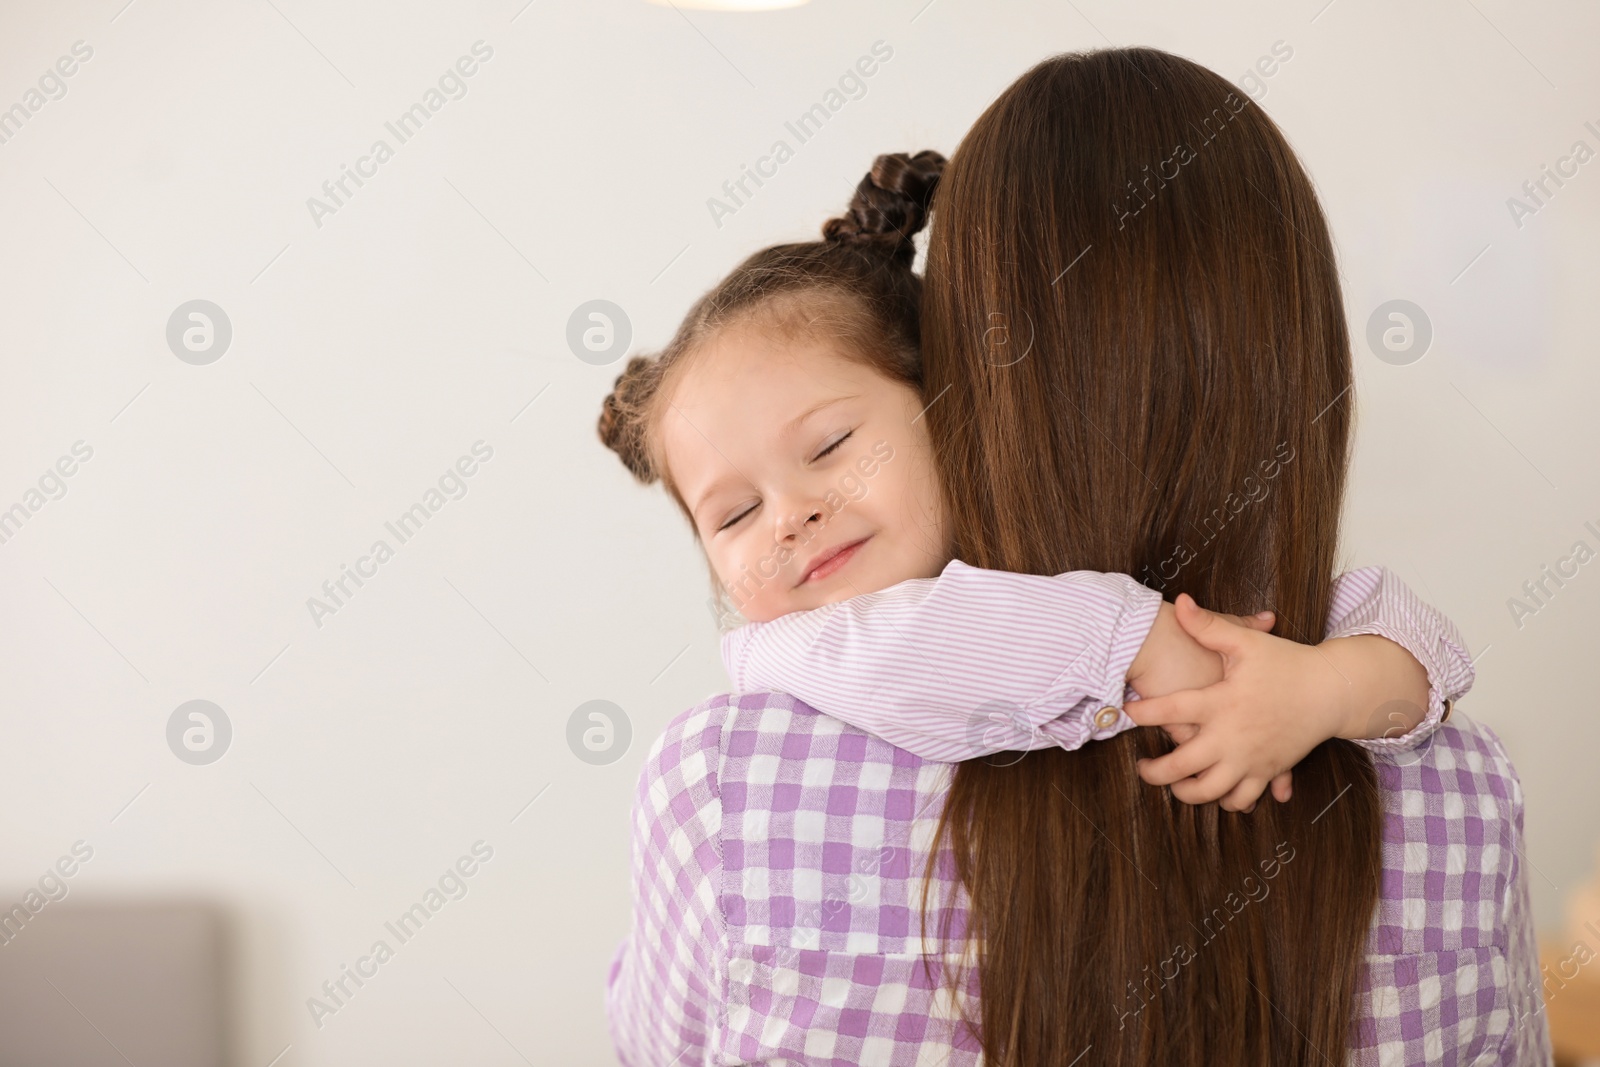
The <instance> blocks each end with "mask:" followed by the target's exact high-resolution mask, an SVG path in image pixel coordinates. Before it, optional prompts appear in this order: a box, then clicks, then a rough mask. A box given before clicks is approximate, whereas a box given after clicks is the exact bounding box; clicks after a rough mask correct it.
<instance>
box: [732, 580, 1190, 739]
mask: <svg viewBox="0 0 1600 1067" xmlns="http://www.w3.org/2000/svg"><path fill="white" fill-rule="evenodd" d="M1160 605H1161V595H1160V594H1159V593H1157V592H1156V591H1155V590H1153V589H1149V588H1147V587H1145V586H1143V585H1141V584H1139V582H1137V581H1135V580H1134V579H1133V578H1131V577H1129V576H1128V575H1125V574H1101V573H1098V572H1094V571H1071V572H1069V573H1067V574H1062V575H1058V576H1054V577H1050V576H1043V575H1033V574H1015V573H1012V572H1010V571H990V570H980V569H978V568H976V567H969V566H967V565H966V564H964V563H962V562H961V561H960V560H954V561H952V562H950V563H949V564H948V565H947V566H946V567H945V569H944V571H943V573H941V574H940V575H939V577H937V578H920V579H914V580H912V581H906V582H901V583H899V584H898V585H894V586H891V587H889V588H888V589H885V590H882V591H880V592H876V593H867V594H865V595H862V596H857V597H852V598H850V599H849V600H843V601H840V602H838V603H835V604H829V605H826V606H824V607H821V608H816V609H814V610H811V611H802V612H795V613H793V614H790V615H785V616H783V617H781V618H778V619H774V620H772V621H770V622H763V623H750V624H748V625H745V626H742V627H740V628H739V629H737V630H733V631H731V632H729V633H728V634H726V635H724V636H723V639H722V655H723V663H724V665H725V666H726V667H727V669H728V675H729V677H730V678H731V679H732V681H733V686H734V689H735V690H736V691H739V692H757V691H761V690H777V691H780V692H785V693H788V694H790V695H791V696H794V697H797V698H798V699H800V700H802V701H804V702H805V703H807V704H809V705H811V706H812V707H814V708H816V709H817V710H819V711H822V712H826V713H827V714H829V715H832V716H834V717H835V718H839V719H843V720H844V721H845V722H848V723H850V724H851V725H853V726H857V727H859V728H861V729H863V730H866V731H867V732H869V733H872V734H876V735H877V736H879V737H881V738H883V739H884V740H885V741H888V742H890V743H891V744H894V745H896V746H898V747H900V748H904V749H907V750H908V751H911V752H914V753H916V754H917V755H919V756H922V757H923V758H924V759H933V760H944V761H957V760H964V759H970V758H972V757H974V756H980V755H987V754H989V753H992V752H1000V751H1005V750H1008V749H1035V748H1044V747H1048V746H1050V745H1055V744H1061V745H1062V747H1066V748H1076V747H1077V746H1078V745H1080V744H1082V742H1083V741H1084V740H1086V739H1088V738H1089V737H1091V736H1095V731H1096V730H1098V731H1100V732H1101V735H1102V736H1110V735H1111V734H1112V733H1116V732H1117V730H1118V729H1125V728H1126V727H1127V725H1130V724H1129V723H1127V722H1126V721H1124V722H1122V723H1121V725H1120V726H1118V725H1117V723H1118V720H1119V719H1120V718H1121V716H1120V708H1121V706H1122V701H1123V693H1124V687H1125V684H1126V680H1127V674H1128V667H1129V665H1130V664H1131V663H1132V661H1133V658H1134V656H1135V654H1136V653H1137V652H1138V651H1139V648H1140V646H1141V645H1143V644H1144V641H1145V637H1146V635H1148V634H1149V632H1150V628H1151V624H1152V623H1153V622H1154V620H1155V617H1156V612H1157V609H1158V608H1159V607H1160ZM1105 708H1110V709H1112V712H1111V713H1108V714H1104V715H1099V716H1098V722H1096V721H1094V720H1095V718H1096V716H1097V713H1099V712H1101V711H1102V709H1105ZM1051 723H1055V733H1056V734H1058V735H1060V736H1059V737H1058V736H1052V735H1050V734H1046V733H1041V728H1042V727H1044V726H1046V725H1047V724H1051ZM1114 727H1116V728H1114Z"/></svg>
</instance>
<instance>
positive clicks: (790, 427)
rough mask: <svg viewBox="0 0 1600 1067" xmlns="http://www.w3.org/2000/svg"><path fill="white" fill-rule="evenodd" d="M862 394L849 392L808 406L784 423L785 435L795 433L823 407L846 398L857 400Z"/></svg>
mask: <svg viewBox="0 0 1600 1067" xmlns="http://www.w3.org/2000/svg"><path fill="white" fill-rule="evenodd" d="M860 395H861V394H860V393H849V394H847V395H845V396H835V397H829V398H828V399H827V400H824V401H822V402H821V403H817V404H813V405H811V406H810V407H808V408H806V410H804V411H802V412H801V413H800V414H799V415H796V416H795V417H794V418H792V419H790V420H789V421H788V422H787V423H785V424H784V427H783V431H782V432H783V434H784V436H786V437H787V436H788V435H789V434H792V433H794V431H795V429H796V428H798V427H799V426H800V424H801V423H803V422H805V421H806V420H807V419H809V418H810V417H811V416H813V415H815V414H816V413H817V412H819V411H821V410H822V409H823V408H825V407H830V406H832V405H834V404H838V403H840V402H842V401H845V400H855V399H857V398H859V397H860Z"/></svg>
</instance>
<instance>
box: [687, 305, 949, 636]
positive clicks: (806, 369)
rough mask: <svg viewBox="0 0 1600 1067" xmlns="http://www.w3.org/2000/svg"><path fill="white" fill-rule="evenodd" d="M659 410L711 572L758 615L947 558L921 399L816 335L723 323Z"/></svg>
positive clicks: (918, 572)
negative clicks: (781, 334) (786, 336)
mask: <svg viewBox="0 0 1600 1067" xmlns="http://www.w3.org/2000/svg"><path fill="white" fill-rule="evenodd" d="M688 360H689V361H688V362H687V363H686V364H685V365H684V366H683V367H682V369H681V370H680V371H679V374H678V380H677V382H676V383H675V385H674V386H673V388H672V390H671V393H670V395H669V396H668V397H667V405H666V408H665V411H664V412H663V414H662V416H661V447H662V452H663V454H664V456H665V462H666V466H667V470H668V472H669V474H670V476H671V479H672V483H673V484H674V485H675V486H676V487H677V490H678V493H679V495H680V496H681V497H682V498H683V502H684V504H685V505H686V506H687V507H688V509H689V511H690V513H691V514H692V515H693V517H694V525H695V529H696V531H697V532H698V534H699V537H700V541H701V543H702V544H703V545H704V546H705V550H706V555H707V557H708V558H709V559H710V561H711V567H712V569H713V570H714V571H715V572H716V575H717V579H718V580H719V581H720V582H721V583H722V585H723V588H725V589H726V590H727V591H728V595H729V596H730V597H731V598H732V599H733V602H734V605H735V606H736V607H738V609H739V611H740V613H741V614H742V615H743V616H744V617H745V618H746V619H749V620H750V621H751V622H765V621H767V620H769V619H775V618H777V617H778V616H780V615H785V614H788V613H789V612H791V611H803V610H806V609H808V608H815V607H820V606H821V605H823V604H831V603H833V602H835V601H838V600H844V599H847V598H849V597H853V596H856V595H857V594H860V593H871V592H876V591H877V590H880V589H885V588H888V587H889V586H891V585H894V584H896V583H897V582H902V581H905V580H906V579H908V578H931V577H934V576H935V575H937V574H938V573H939V572H940V571H941V570H942V569H943V568H944V565H945V563H946V562H947V561H948V559H949V552H948V548H947V546H946V543H945V536H944V532H943V522H942V516H941V514H940V494H939V486H938V483H937V481H936V478H935V475H934V469H933V462H932V459H933V457H932V453H931V450H930V448H929V444H928V435H927V421H926V420H925V419H923V418H922V410H923V405H922V398H921V397H920V396H919V395H918V394H917V391H916V390H915V389H913V388H911V387H910V386H908V385H905V384H903V383H900V382H896V381H893V380H891V379H889V378H886V377H884V376H883V375H882V374H880V373H879V372H877V371H876V370H874V369H872V368H871V367H869V366H866V365H865V364H863V363H860V362H858V361H855V360H851V359H848V358H846V357H845V356H843V355H841V354H840V353H839V351H838V349H837V346H836V345H835V344H834V343H833V342H830V341H826V340H822V339H804V338H802V339H795V340H790V339H784V338H780V337H778V336H776V335H774V334H772V333H771V332H770V331H763V330H761V329H760V328H758V327H750V326H734V327H730V328H729V329H727V330H724V331H722V333H721V334H719V335H718V336H716V337H715V338H713V339H712V340H711V341H710V342H709V343H707V344H706V345H705V346H704V347H703V348H702V349H700V350H699V351H698V352H696V353H694V354H693V355H692V356H690V357H688Z"/></svg>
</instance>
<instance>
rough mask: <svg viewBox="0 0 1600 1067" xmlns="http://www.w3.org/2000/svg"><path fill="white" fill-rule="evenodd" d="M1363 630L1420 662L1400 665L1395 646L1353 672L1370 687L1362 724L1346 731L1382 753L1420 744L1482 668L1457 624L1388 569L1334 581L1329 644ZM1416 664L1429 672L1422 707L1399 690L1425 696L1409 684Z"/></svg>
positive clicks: (1361, 702)
mask: <svg viewBox="0 0 1600 1067" xmlns="http://www.w3.org/2000/svg"><path fill="white" fill-rule="evenodd" d="M1358 634H1375V635H1377V636H1379V637H1385V638H1388V639H1389V640H1390V641H1392V642H1394V644H1396V645H1399V646H1400V647H1401V648H1404V649H1405V650H1406V651H1407V652H1409V653H1411V657H1412V659H1413V660H1415V663H1414V664H1412V663H1407V662H1405V661H1404V658H1403V657H1402V658H1401V661H1400V662H1399V663H1396V662H1395V660H1394V659H1393V658H1390V657H1388V656H1387V655H1386V653H1388V652H1392V649H1384V648H1379V649H1378V650H1377V652H1376V654H1375V656H1376V662H1374V660H1373V659H1368V660H1366V661H1365V662H1367V663H1368V664H1369V665H1371V666H1374V667H1375V668H1376V669H1375V670H1373V671H1371V672H1370V673H1368V672H1358V673H1355V674H1349V672H1347V674H1349V676H1350V678H1351V680H1352V682H1354V683H1355V684H1356V686H1358V687H1360V686H1363V685H1364V686H1365V687H1366V688H1365V690H1364V691H1360V690H1358V695H1357V696H1356V698H1355V699H1356V701H1357V707H1358V709H1367V717H1366V718H1365V719H1362V720H1361V726H1362V727H1363V728H1362V729H1360V730H1359V731H1358V730H1355V729H1352V730H1350V731H1346V732H1344V734H1343V736H1346V737H1348V738H1350V739H1352V740H1354V741H1355V742H1356V744H1358V745H1361V746H1363V747H1364V748H1367V749H1370V750H1371V751H1372V752H1373V753H1375V754H1376V753H1385V752H1386V753H1389V754H1391V755H1392V754H1394V753H1397V752H1402V751H1405V750H1406V749H1410V748H1415V747H1416V746H1417V745H1419V744H1421V743H1422V742H1423V741H1425V740H1427V739H1428V738H1429V737H1430V736H1432V734H1433V732H1434V731H1435V730H1437V729H1438V728H1439V723H1440V722H1442V721H1443V720H1444V718H1445V716H1446V715H1447V714H1448V713H1449V709H1450V707H1451V706H1453V705H1454V703H1455V702H1456V701H1457V700H1460V699H1461V698H1462V697H1463V696H1465V695H1466V694H1467V692H1468V691H1469V690H1470V689H1471V688H1472V682H1473V679H1474V678H1475V677H1476V671H1475V670H1474V669H1473V666H1472V656H1471V655H1470V654H1469V653H1468V651H1467V645H1466V642H1465V641H1463V640H1462V638H1461V633H1460V631H1458V630H1457V629H1456V627H1455V624H1454V623H1452V622H1451V621H1450V620H1449V619H1447V618H1445V617H1444V616H1443V615H1441V614H1439V612H1438V611H1437V610H1435V609H1434V608H1433V607H1432V606H1431V605H1429V604H1427V603H1424V602H1423V601H1422V600H1420V599H1419V598H1418V597H1417V594H1416V593H1413V592H1412V591H1411V588H1410V587H1409V586H1407V585H1406V583H1404V582H1402V581H1401V580H1400V579H1399V578H1397V577H1396V576H1395V574H1394V572H1392V571H1390V570H1389V569H1388V568H1387V567H1362V568H1361V569H1360V570H1355V571H1349V572H1347V573H1345V574H1341V575H1340V576H1339V577H1338V578H1335V579H1334V582H1333V606H1332V608H1331V609H1330V610H1329V612H1328V638H1329V641H1328V642H1327V644H1332V643H1333V642H1334V641H1337V640H1342V639H1348V638H1352V637H1355V636H1356V635H1358ZM1417 664H1420V665H1421V667H1422V668H1423V670H1424V671H1425V672H1426V673H1427V682H1426V690H1427V691H1426V701H1425V702H1424V703H1423V704H1421V705H1419V704H1418V703H1417V702H1416V701H1415V698H1414V697H1411V696H1409V695H1404V696H1401V695H1400V694H1403V693H1408V692H1415V693H1417V694H1418V695H1421V689H1419V688H1418V687H1417V686H1416V683H1415V681H1414V680H1409V681H1408V679H1409V678H1410V675H1409V674H1408V672H1409V671H1414V670H1415V667H1416V665H1417ZM1407 686H1409V690H1408V689H1407V688H1406V687H1407ZM1404 704H1411V705H1412V706H1411V707H1410V708H1406V707H1404V706H1402V705H1404Z"/></svg>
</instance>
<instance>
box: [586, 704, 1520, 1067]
mask: <svg viewBox="0 0 1600 1067" xmlns="http://www.w3.org/2000/svg"><path fill="white" fill-rule="evenodd" d="M1376 763H1377V771H1378V779H1379V783H1380V793H1381V797H1382V806H1383V823H1382V825H1383V832H1382V851H1383V864H1382V894H1381V897H1380V900H1379V904H1378V908H1377V912H1376V915H1375V919H1374V922H1373V924H1372V927H1371V930H1370V932H1369V936H1368V939H1367V950H1366V966H1365V968H1364V970H1363V977H1362V983H1361V989H1360V993H1359V995H1358V996H1357V999H1356V1005H1355V1019H1354V1021H1353V1026H1352V1032H1351V1038H1350V1046H1351V1049H1352V1055H1351V1060H1350V1062H1352V1063H1359V1064H1368V1063H1370V1064H1412V1063H1447V1064H1451V1063H1454V1064H1485V1065H1489V1064H1505V1065H1521V1064H1527V1063H1545V1062H1548V1061H1549V1058H1550V1053H1549V1047H1548V1039H1547V1037H1546V1031H1545V1026H1544V1019H1543V1016H1542V1014H1539V999H1538V995H1537V984H1538V980H1539V979H1538V960H1537V951H1536V947H1535V944H1534V940H1533V934H1532V926H1531V914H1530V912H1529V910H1528V902H1527V878H1526V874H1525V871H1524V867H1523V862H1522V858H1521V851H1522V845H1521V840H1522V789H1521V784H1520V782H1519V781H1518V779H1517V776H1516V772H1515V770H1514V769H1513V767H1512V766H1511V763H1510V760H1509V759H1508V758H1507V756H1506V754H1505V750H1504V748H1503V747H1502V745H1501V744H1500V740H1499V738H1497V737H1496V736H1495V735H1494V733H1493V732H1492V731H1490V730H1489V729H1488V728H1486V727H1483V726H1479V725H1477V724H1475V723H1473V722H1471V721H1470V720H1469V719H1467V718H1466V717H1465V716H1463V715H1461V714H1460V713H1459V712H1457V713H1456V714H1455V715H1454V716H1453V718H1452V719H1451V721H1449V722H1447V723H1445V724H1444V725H1443V726H1441V727H1440V728H1439V730H1438V731H1437V733H1435V734H1434V735H1433V736H1432V738H1431V739H1430V740H1429V741H1428V742H1427V743H1426V744H1425V746H1424V747H1423V748H1422V749H1420V750H1418V751H1412V752H1410V753H1407V754H1405V755H1404V756H1402V757H1400V758H1399V759H1398V760H1397V761H1395V762H1389V761H1386V760H1383V759H1379V760H1377V761H1376ZM951 771H952V765H950V764H945V763H933V762H929V761H925V760H922V759H920V758H919V757H917V756H915V755H913V754H911V753H909V752H906V751H904V750H902V749H898V748H895V747H894V746H893V745H890V744H889V743H887V742H885V741H882V740H879V739H878V738H876V737H873V736H872V735H870V734H866V733H864V732H862V731H859V730H857V729H855V728H854V727H851V726H849V725H847V724H845V723H843V722H840V721H839V720H836V719H833V718H831V717H829V716H826V715H822V714H820V713H818V712H816V711H813V710H812V709H810V708H809V707H807V706H806V705H804V704H801V703H799V702H798V701H796V700H794V699H793V698H791V697H787V696H784V695H782V694H776V693H758V694H748V695H744V696H740V697H731V696H720V697H716V698H713V699H712V700H709V701H707V702H705V703H703V704H701V705H699V706H698V707H695V708H692V709H690V710H689V711H688V712H685V713H684V714H682V715H680V716H679V717H678V718H677V719H675V720H674V721H673V722H672V723H671V724H670V725H669V726H668V728H667V730H666V732H665V733H664V734H663V735H662V737H661V738H660V739H659V740H658V741H657V742H656V744H655V745H654V746H653V748H652V749H651V752H650V754H649V757H648V759H647V761H646V764H645V768H644V771H643V773H642V775H641V777H640V781H639V790H638V794H637V796H636V799H635V807H634V819H635V825H634V875H635V879H636V883H637V884H636V887H635V900H636V901H637V902H638V906H637V907H636V911H635V928H634V929H633V931H632V932H631V934H630V936H629V938H628V939H627V940H626V941H625V942H624V943H623V945H622V946H621V948H620V949H619V951H618V953H617V955H616V957H615V958H614V960H613V961H612V966H611V973H610V977H609V979H608V993H607V997H608V1009H609V1012H608V1014H609V1016H610V1018H611V1019H612V1020H613V1027H614V1033H613V1036H614V1037H615V1039H616V1041H617V1046H618V1048H619V1050H620V1051H621V1052H622V1054H623V1055H624V1057H625V1059H626V1061H627V1062H628V1063H629V1064H630V1065H634V1067H637V1065H641V1064H656V1063H659V1064H673V1063H681V1064H689V1063H721V1062H741V1063H743V1062H754V1063H764V1062H785V1063H804V1064H831V1063H849V1064H922V1063H946V1064H951V1065H957V1064H976V1063H979V1062H981V1054H980V1052H979V1046H978V1043H977V1041H976V1040H975V1039H974V1037H973V1036H972V1035H970V1034H967V1033H964V1032H962V1030H961V1027H960V1025H959V1020H958V1018H957V1013H956V1008H955V1006H954V1005H952V1003H951V1002H950V999H949V997H948V995H947V994H945V993H944V992H943V991H942V990H943V988H944V987H945V985H946V984H947V983H946V975H945V973H944V972H943V971H942V970H941V968H942V967H944V966H951V967H955V966H958V965H959V964H960V963H961V960H962V957H961V951H962V948H963V943H964V937H963V935H964V933H965V929H966V896H965V892H964V890H963V889H962V886H961V884H960V882H959V880H958V879H957V878H956V877H955V873H954V865H953V862H952V857H951V856H950V854H949V853H948V850H946V852H945V854H943V855H941V856H940V857H939V859H938V862H937V864H936V866H935V878H934V880H933V882H932V883H931V884H932V887H933V888H932V889H931V890H930V893H931V896H930V899H929V902H928V935H929V940H927V941H924V940H923V939H922V938H921V936H920V930H919V910H920V908H921V905H922V900H921V896H920V894H921V889H922V884H923V883H922V877H923V872H924V870H925V867H926V864H927V860H928V855H929V849H930V848H931V847H932V842H933V840H934V829H935V827H936V826H937V825H938V821H939V816H940V813H941V811H942V808H943V802H944V798H945V795H946V792H947V790H948V788H949V783H950V778H951ZM1083 816H1084V818H1086V819H1089V820H1090V821H1091V822H1092V821H1093V817H1094V813H1093V812H1092V811H1090V812H1083ZM1242 817H1244V818H1248V816H1242ZM1279 858H1280V860H1281V861H1282V862H1283V863H1284V864H1285V865H1289V864H1292V863H1293V862H1294V856H1293V849H1292V847H1289V848H1287V849H1285V850H1284V851H1283V852H1282V853H1281V854H1280V856H1279ZM1271 891H1272V883H1271V880H1270V878H1267V877H1265V876H1264V877H1263V878H1262V879H1259V880H1257V882H1256V887H1255V888H1254V889H1253V890H1250V889H1246V888H1243V887H1242V888H1241V890H1240V892H1239V893H1238V894H1237V895H1235V896H1232V897H1230V898H1227V899H1225V900H1223V901H1219V902H1218V906H1217V908H1216V909H1215V910H1214V911H1213V912H1212V913H1211V918H1209V919H1207V920H1205V921H1204V922H1203V923H1202V927H1201V928H1198V929H1196V931H1195V935H1194V938H1193V940H1192V941H1191V942H1190V943H1189V944H1187V945H1185V946H1181V948H1180V946H1174V952H1173V954H1172V955H1171V956H1169V957H1168V958H1167V959H1165V960H1151V961H1150V966H1151V971H1152V974H1155V975H1159V979H1157V980H1162V981H1166V982H1182V981H1183V974H1182V971H1183V969H1184V963H1185V962H1186V961H1187V960H1190V959H1193V958H1195V956H1197V955H1198V954H1199V953H1202V952H1204V951H1205V950H1206V945H1207V944H1208V943H1209V941H1211V940H1213V939H1217V938H1223V937H1226V936H1228V934H1227V925H1228V923H1229V922H1230V921H1231V920H1232V918H1233V916H1235V915H1238V914H1240V913H1242V912H1243V910H1244V909H1245V908H1248V907H1252V906H1255V905H1257V904H1259V903H1260V902H1261V901H1262V900H1264V899H1266V896H1267V895H1268V894H1270V892H1271ZM941 906H947V907H949V908H950V909H952V914H951V915H950V919H951V924H950V934H951V939H950V940H949V941H941V940H939V932H940V930H941V926H942V922H941V919H942V916H941V913H940V911H939V908H940V907H941ZM1310 906H1311V907H1314V902H1313V903H1312V904H1311V905H1310ZM1306 918H1307V921H1308V922H1311V921H1314V920H1315V915H1314V913H1308V914H1307V917H1306ZM966 977H967V987H966V988H967V995H968V997H970V998H971V1000H970V1001H969V1002H968V1004H967V1005H966V1010H967V1012H968V1013H969V1015H971V1017H973V1018H974V1019H976V1018H977V1014H976V1009H977V1001H976V997H977V978H976V968H973V967H968V968H967V976H966ZM1079 1010H1085V1011H1089V1010H1107V1011H1113V1012H1115V1013H1117V1015H1118V1016H1119V1017H1120V1019H1121V1021H1122V1023H1123V1025H1137V1022H1138V1014H1139V1000H1138V999H1137V996H1136V995H1131V996H1130V998H1129V1000H1128V1002H1127V1003H1125V1004H1122V1005H1116V1006H1111V1005H1082V1006H1081V1007H1080V1009H1079Z"/></svg>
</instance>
